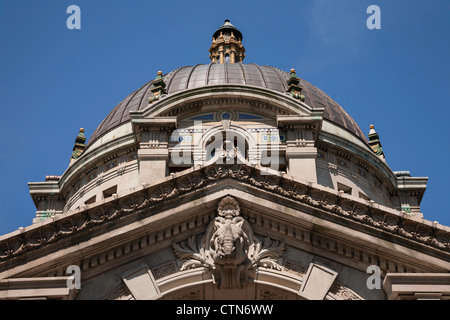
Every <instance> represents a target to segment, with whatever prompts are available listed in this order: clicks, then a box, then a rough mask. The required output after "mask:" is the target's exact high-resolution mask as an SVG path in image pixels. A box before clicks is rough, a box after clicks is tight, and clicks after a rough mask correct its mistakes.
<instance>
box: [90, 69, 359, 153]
mask: <svg viewBox="0 0 450 320" xmlns="http://www.w3.org/2000/svg"><path fill="white" fill-rule="evenodd" d="M288 79H289V72H285V71H281V70H279V69H278V68H275V67H271V66H260V65H257V64H243V63H234V64H228V63H225V64H217V63H210V64H198V65H195V66H186V67H181V68H178V69H175V70H173V71H171V72H169V73H167V74H165V75H164V76H163V80H164V82H165V83H166V84H167V86H166V91H167V93H168V95H170V94H174V93H177V92H180V91H183V90H189V89H194V88H198V87H203V86H212V85H224V84H237V85H248V86H256V87H261V88H265V89H269V90H273V91H277V92H279V93H283V94H284V93H286V90H287V83H286V81H287V80H288ZM152 83H153V80H152V81H150V82H147V83H146V84H144V85H143V86H142V87H141V88H139V89H137V90H136V91H134V92H133V93H131V94H130V95H129V96H128V97H126V98H125V99H124V100H123V101H122V102H120V103H119V104H118V105H117V106H116V107H115V108H114V109H113V110H112V111H111V112H110V113H109V115H108V116H107V117H106V118H105V119H104V120H103V121H102V123H101V124H100V125H99V126H98V128H97V129H96V130H95V131H94V132H93V134H92V136H91V138H90V139H89V142H88V144H87V146H88V147H89V145H91V144H92V143H93V142H95V141H96V140H98V139H99V138H100V137H102V136H103V135H105V134H106V133H107V132H109V131H111V130H113V129H114V128H117V127H118V126H120V125H122V124H124V123H127V122H129V121H130V114H129V112H130V111H138V110H143V109H145V108H146V107H147V106H148V99H149V97H150V96H151V94H152V93H151V91H150V90H151V88H152ZM300 86H301V87H302V88H303V91H302V94H303V95H304V96H305V101H304V102H305V103H306V104H307V105H310V106H312V107H318V108H323V109H324V114H323V118H324V119H326V120H329V121H331V122H333V123H334V124H336V125H338V126H340V127H342V128H344V129H346V130H347V131H349V132H351V133H352V134H354V135H355V136H357V137H358V138H359V139H361V140H362V141H363V142H364V143H367V141H366V137H365V135H364V134H363V132H362V131H361V129H360V128H359V127H358V125H357V124H356V122H355V121H354V120H353V119H352V118H351V117H350V116H349V115H348V114H347V112H345V110H344V109H343V108H342V107H341V106H340V105H339V104H338V103H336V102H335V101H334V100H332V99H331V98H330V97H329V96H328V95H327V94H325V93H324V92H323V91H322V90H320V89H319V88H317V87H315V86H314V85H312V84H310V83H309V82H307V81H305V80H303V79H300Z"/></svg>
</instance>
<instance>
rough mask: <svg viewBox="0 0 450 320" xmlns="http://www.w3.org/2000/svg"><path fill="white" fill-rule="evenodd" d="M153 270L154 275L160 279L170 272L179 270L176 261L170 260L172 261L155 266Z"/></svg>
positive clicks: (156, 278)
mask: <svg viewBox="0 0 450 320" xmlns="http://www.w3.org/2000/svg"><path fill="white" fill-rule="evenodd" d="M151 271H152V274H153V277H154V278H155V280H158V279H161V278H163V277H166V276H168V275H170V274H173V273H175V272H177V268H176V266H175V263H173V262H170V263H166V264H163V265H161V266H158V267H155V268H153V269H152V270H151Z"/></svg>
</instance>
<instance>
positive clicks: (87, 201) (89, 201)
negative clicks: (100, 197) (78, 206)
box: [84, 196, 96, 204]
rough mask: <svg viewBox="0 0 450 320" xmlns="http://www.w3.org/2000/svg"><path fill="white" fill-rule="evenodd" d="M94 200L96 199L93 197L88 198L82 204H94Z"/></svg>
mask: <svg viewBox="0 0 450 320" xmlns="http://www.w3.org/2000/svg"><path fill="white" fill-rule="evenodd" d="M95 198H96V196H93V197H92V198H89V199H88V200H86V201H85V202H84V204H91V203H94V202H95Z"/></svg>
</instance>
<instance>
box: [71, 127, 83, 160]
mask: <svg viewBox="0 0 450 320" xmlns="http://www.w3.org/2000/svg"><path fill="white" fill-rule="evenodd" d="M85 142H86V136H85V135H84V129H83V128H80V131H79V133H78V135H77V137H76V138H75V145H74V146H73V149H72V156H71V157H70V159H78V158H79V157H80V156H81V154H82V153H83V151H84V149H86V145H85V144H84V143H85Z"/></svg>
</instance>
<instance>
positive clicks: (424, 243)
mask: <svg viewBox="0 0 450 320" xmlns="http://www.w3.org/2000/svg"><path fill="white" fill-rule="evenodd" d="M224 179H232V180H235V181H237V182H239V183H240V184H243V185H249V186H251V187H253V188H256V189H259V190H263V191H264V193H267V194H273V195H275V196H281V197H284V198H287V199H289V200H290V201H294V202H297V203H298V204H299V205H300V207H301V206H308V207H310V208H312V209H313V210H319V211H320V212H321V213H322V215H323V216H327V215H328V216H329V217H333V220H334V221H336V220H342V221H344V220H345V221H350V222H352V223H353V224H356V225H359V226H361V228H362V229H364V228H371V229H372V230H375V231H376V232H378V233H379V236H380V237H385V238H386V239H388V238H389V237H387V236H383V234H384V235H390V236H391V237H396V238H400V239H403V241H406V242H408V243H411V244H415V245H419V246H418V248H419V250H421V251H424V250H425V251H426V250H431V251H433V250H434V251H436V250H437V252H441V256H444V257H445V256H447V254H448V253H449V252H450V228H448V227H445V226H442V225H439V224H437V223H434V222H430V221H426V220H414V219H411V218H409V217H408V216H407V215H403V214H400V213H398V211H396V210H395V209H391V208H387V207H384V206H381V205H378V204H375V203H373V202H369V201H365V200H361V199H358V198H355V197H351V196H348V195H346V194H342V193H335V192H332V190H331V189H328V188H325V187H322V186H319V185H316V184H313V183H306V182H303V181H299V180H295V179H293V178H292V177H290V176H288V175H286V174H283V173H280V172H276V171H273V170H270V169H267V168H263V167H259V166H251V165H246V164H242V165H217V164H211V165H208V166H201V165H199V166H196V167H193V168H191V169H188V170H186V171H184V172H180V173H177V174H172V175H171V176H169V177H167V178H164V179H162V180H160V181H157V182H155V184H153V185H150V186H149V185H143V186H141V187H139V188H137V189H135V190H130V191H129V192H128V193H126V194H125V193H123V194H119V196H118V197H114V198H113V199H112V200H108V201H105V202H103V203H98V204H95V205H87V206H86V208H83V210H74V211H69V212H67V213H65V214H62V215H60V216H55V217H53V218H50V219H48V220H46V221H43V222H40V223H36V224H34V225H31V226H29V227H26V228H22V229H21V230H17V231H15V232H12V233H10V234H7V235H4V236H2V237H0V268H1V269H2V270H5V268H8V265H12V264H14V263H13V260H15V259H19V260H23V258H21V257H24V256H26V255H27V254H29V253H31V252H34V251H35V250H39V249H41V248H44V247H47V246H49V245H50V246H51V245H53V244H56V243H57V242H59V241H61V240H64V239H66V240H68V239H70V238H74V239H76V238H78V237H81V236H82V235H83V234H86V233H85V232H88V233H89V234H93V233H95V230H97V228H100V229H101V227H104V226H105V225H107V224H108V223H110V222H113V221H119V220H120V219H123V218H125V217H129V216H132V215H149V214H150V215H151V214H152V213H151V212H152V210H149V209H151V208H152V207H155V206H158V205H161V204H164V203H167V201H168V200H171V199H177V198H178V197H180V196H182V195H184V194H187V193H192V192H196V191H199V190H201V189H203V188H204V187H207V186H209V185H214V184H216V183H217V182H218V181H220V180H224ZM345 224H346V225H348V222H345ZM102 230H104V229H102ZM69 242H70V241H69ZM421 248H422V249H421ZM427 248H428V249H427ZM444 259H445V258H444Z"/></svg>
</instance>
